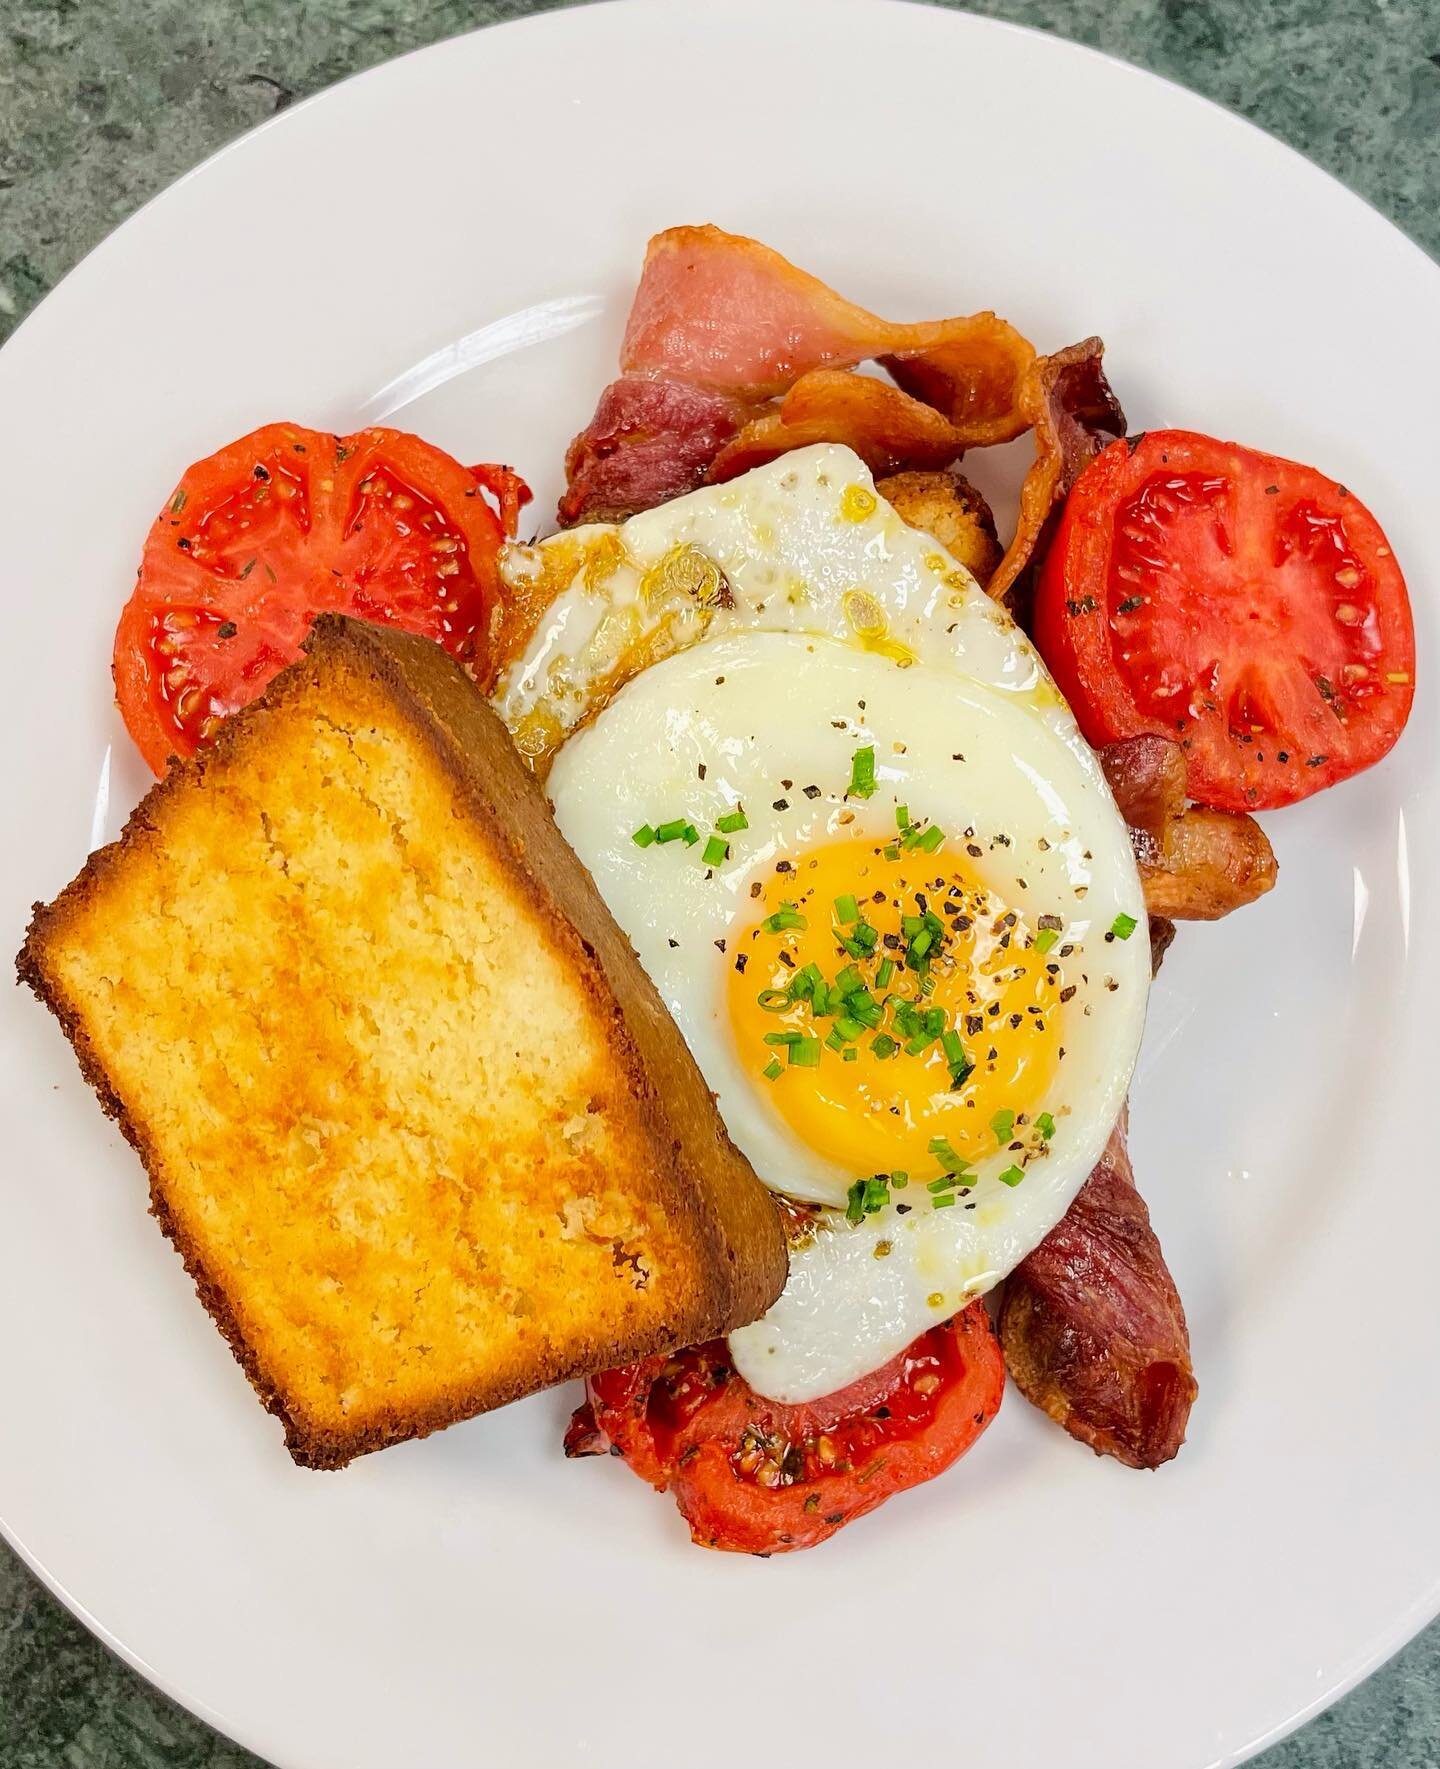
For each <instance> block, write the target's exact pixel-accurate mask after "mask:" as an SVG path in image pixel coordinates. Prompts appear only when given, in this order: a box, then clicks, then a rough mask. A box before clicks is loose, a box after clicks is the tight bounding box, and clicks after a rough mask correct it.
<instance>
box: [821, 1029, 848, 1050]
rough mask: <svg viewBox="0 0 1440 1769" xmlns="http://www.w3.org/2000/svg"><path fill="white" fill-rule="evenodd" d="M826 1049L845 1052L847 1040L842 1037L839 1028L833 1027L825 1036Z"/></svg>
mask: <svg viewBox="0 0 1440 1769" xmlns="http://www.w3.org/2000/svg"><path fill="white" fill-rule="evenodd" d="M825 1048H826V1050H844V1048H845V1040H844V1039H843V1038H842V1037H841V1036H840V1033H839V1030H838V1028H837V1027H835V1026H832V1027H831V1028H830V1030H829V1031H828V1032H827V1033H826V1034H825Z"/></svg>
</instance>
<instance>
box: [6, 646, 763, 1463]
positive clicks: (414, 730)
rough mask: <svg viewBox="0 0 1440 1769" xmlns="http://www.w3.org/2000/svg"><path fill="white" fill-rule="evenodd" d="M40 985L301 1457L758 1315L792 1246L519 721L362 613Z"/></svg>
mask: <svg viewBox="0 0 1440 1769" xmlns="http://www.w3.org/2000/svg"><path fill="white" fill-rule="evenodd" d="M19 971H20V975H21V977H22V978H23V979H24V980H25V981H26V982H28V983H29V984H30V985H31V986H32V987H33V988H34V989H35V990H36V992H37V993H38V994H39V995H40V997H41V998H42V1000H44V1001H45V1002H46V1003H47V1005H48V1006H49V1007H50V1008H51V1009H52V1010H53V1011H54V1013H55V1014H56V1016H57V1017H58V1018H59V1020H60V1022H61V1024H62V1025H63V1027H64V1028H65V1031H66V1032H67V1033H68V1035H69V1037H70V1039H71V1042H72V1043H73V1045H74V1047H75V1051H76V1054H77V1056H78V1057H79V1060H80V1066H81V1068H82V1069H83V1070H84V1072H85V1074H86V1076H87V1077H88V1078H89V1080H90V1082H91V1083H92V1085H93V1086H94V1088H95V1090H96V1092H97V1093H98V1094H99V1096H100V1099H101V1102H102V1104H103V1105H104V1106H105V1107H106V1109H107V1110H108V1111H110V1112H111V1113H113V1114H114V1116H115V1117H116V1118H118V1120H119V1121H120V1124H121V1126H122V1128H123V1129H124V1132H125V1134H126V1135H127V1136H128V1137H129V1139H130V1141H131V1142H132V1143H133V1144H134V1145H135V1147H136V1149H137V1150H138V1151H139V1153H140V1157H141V1159H142V1160H143V1162H144V1163H145V1166H146V1168H147V1170H148V1172H149V1175H150V1187H151V1207H152V1209H153V1211H154V1213H155V1215H156V1216H157V1217H158V1218H159V1220H160V1223H161V1225H162V1226H163V1227H164V1229H165V1231H166V1233H167V1234H168V1235H169V1236H170V1237H171V1239H172V1240H173V1241H174V1242H175V1245H176V1246H177V1248H178V1249H179V1250H180V1253H181V1255H182V1257H183V1258H184V1260H185V1264H186V1266H187V1268H188V1269H189V1271H190V1274H191V1276H192V1277H193V1278H194V1280H195V1283H196V1287H197V1289H198V1290H199V1293H200V1296H201V1299H202V1300H203V1301H204V1303H205V1305H206V1307H207V1308H208V1309H209V1310H210V1312H211V1314H212V1315H213V1316H214V1318H215V1320H216V1322H217V1324H218V1325H219V1327H220V1329H221V1331H222V1332H223V1333H224V1334H225V1335H226V1337H227V1338H228V1340H229V1341H230V1344H231V1347H232V1348H233V1350H234V1352H235V1355H236V1357H237V1358H238V1359H239V1360H240V1362H241V1364H242V1365H243V1366H244V1368H245V1371H246V1373H247V1374H248V1375H249V1377H250V1380H251V1381H252V1383H253V1384H254V1385H255V1388H256V1389H257V1391H258V1392H259V1394H260V1396H261V1398H262V1400H263V1401H264V1402H265V1404H266V1406H267V1407H269V1409H270V1410H271V1411H272V1412H274V1413H276V1414H278V1415H279V1417H280V1418H281V1419H282V1420H283V1422H284V1425H285V1434H286V1441H287V1443H288V1445H289V1448H290V1453H291V1455H292V1456H293V1457H294V1458H295V1460H296V1461H297V1462H301V1463H304V1464H307V1465H309V1466H311V1467H324V1468H334V1467H339V1466H340V1465H342V1464H343V1463H345V1462H347V1461H349V1460H350V1458H351V1457H352V1456H356V1455H358V1454H360V1453H361V1452H362V1451H366V1450H373V1449H378V1448H380V1447H382V1446H383V1445H385V1444H388V1443H394V1442H396V1441H397V1440H399V1439H401V1438H407V1437H416V1436H420V1435H423V1434H424V1433H426V1432H429V1431H433V1430H435V1429H437V1428H438V1427H440V1426H443V1425H448V1424H450V1423H451V1422H453V1421H454V1420H457V1419H464V1418H467V1417H468V1416H470V1415H471V1414H473V1413H478V1412H481V1411H483V1410H484V1409H486V1408H488V1407H494V1406H499V1405H500V1404H501V1403H503V1402H505V1401H509V1400H514V1399H515V1398H516V1397H517V1396H519V1395H523V1394H528V1393H530V1392H531V1391H532V1390H534V1389H538V1388H542V1387H544V1386H546V1385H547V1384H549V1383H553V1382H558V1381H561V1380H563V1379H564V1378H566V1377H570V1376H574V1375H577V1374H581V1373H583V1372H587V1371H592V1370H598V1369H601V1368H605V1367H608V1366H610V1365H613V1364H620V1363H625V1362H628V1361H630V1360H632V1359H635V1358H638V1357H642V1356H645V1355H648V1354H650V1353H652V1352H657V1351H663V1350H668V1349H671V1348H673V1347H675V1346H679V1345H683V1344H689V1343H692V1342H694V1341H696V1340H702V1339H705V1338H708V1337H711V1336H713V1335H715V1334H718V1333H723V1332H725V1331H727V1330H728V1329H729V1328H731V1327H735V1326H738V1325H740V1324H741V1323H743V1322H746V1321H749V1320H752V1319H753V1318H754V1317H755V1316H757V1315H758V1314H760V1313H761V1312H763V1310H764V1309H765V1308H766V1307H767V1306H768V1305H769V1303H770V1302H771V1301H772V1300H773V1299H774V1297H775V1295H776V1294H777V1293H778V1291H779V1289H780V1287H781V1285H782V1284H783V1282H784V1277H785V1247H784V1238H783V1235H782V1233H781V1230H780V1227H779V1223H778V1220H777V1216H776V1212H775V1210H774V1208H773V1206H772V1204H771V1201H770V1198H769V1196H768V1195H767V1193H766V1192H765V1191H764V1189H763V1188H762V1186H761V1185H760V1182H759V1181H758V1180H757V1179H756V1177H755V1175H754V1173H753V1172H752V1171H751V1169H750V1167H749V1165H748V1163H747V1162H746V1161H745V1160H744V1158H743V1157H742V1156H741V1155H740V1154H739V1153H738V1152H737V1150H736V1149H735V1148H734V1147H733V1146H732V1145H731V1143H730V1141H729V1139H728V1137H727V1136H726V1134H725V1130H724V1127H723V1125H722V1124H721V1122H720V1119H719V1117H718V1115H717V1114H716V1111H715V1106H714V1101H713V1100H712V1098H711V1096H710V1094H709V1092H708V1090H707V1089H706V1087H705V1084H704V1082H703V1080H702V1079H701V1076H700V1073H699V1071H698V1070H697V1068H696V1067H695V1064H694V1061H693V1060H692V1058H691V1056H690V1053H689V1051H688V1050H687V1049H686V1046H685V1044H684V1042H683V1041H682V1039H681V1037H680V1034H679V1032H678V1031H677V1030H676V1028H675V1025H674V1022H673V1021H672V1020H671V1019H670V1017H669V1015H668V1014H667V1013H666V1012H665V1010H664V1008H663V1006H662V1005H661V1002H660V999H659V997H658V996H657V995H656V993H655V990H654V988H653V987H652V985H651V983H650V981H649V979H648V978H647V977H646V975H645V973H644V972H643V971H642V970H641V968H640V965H639V962H638V960H637V959H636V957H635V955H634V953H633V952H632V951H631V949H630V947H629V945H628V944H627V942H626V940H625V938H624V936H623V935H622V934H621V932H620V930H619V928H618V927H617V926H616V925H615V923H614V921H613V920H612V919H611V916H610V914H609V912H608V910H607V909H606V908H605V905H604V904H603V902H602V901H601V899H600V896H599V894H598V892H597V891H596V889H595V886H594V884H593V883H592V881H591V879H590V876H589V874H588V873H587V872H586V871H585V869H584V868H583V867H582V866H581V864H580V862H579V861H578V860H577V859H576V857H575V855H574V854H573V853H572V852H571V851H570V849H569V848H568V847H567V846H566V845H565V842H564V841H563V839H562V838H561V836H560V834H559V832H558V831H557V829H556V828H555V825H554V823H553V822H552V820H551V818H550V815H549V812H548V810H547V808H546V805H545V802H544V799H543V797H542V795H541V792H540V790H539V788H538V787H537V786H536V785H535V783H534V781H533V780H532V779H531V777H530V775H529V774H528V772H527V771H526V769H525V767H524V766H523V764H522V763H521V761H520V759H519V757H518V755H517V754H516V752H515V750H514V748H513V746H512V744H511V742H510V738H509V734H508V733H507V732H506V730H505V727H504V726H503V725H502V724H501V723H500V721H499V720H498V719H497V718H496V717H495V715H494V714H493V713H492V712H491V711H490V709H489V707H488V706H487V705H486V704H485V702H484V700H483V699H482V697H481V696H480V694H479V693H478V692H477V690H476V689H475V688H474V687H473V686H472V684H471V683H470V681H469V680H468V678H467V677H466V676H465V675H464V674H463V673H462V672H461V671H460V669H459V668H457V666H456V665H455V664H454V663H452V662H451V660H450V659H449V658H448V657H447V656H446V655H445V653H444V652H443V651H442V650H441V649H440V648H439V647H438V646H436V645H433V644H431V643H430V642H429V641H427V640H423V639H415V638H411V637H409V636H408V635H405V634H401V633H396V632H392V631H389V630H386V629H383V628H380V627H372V626H366V625H362V624H360V623H357V622H354V621H349V620H343V619H340V618H338V617H333V616H331V617H326V618H324V619H322V620H321V621H319V622H318V623H317V625H316V628H315V632H314V634H313V636H312V639H311V641H310V644H309V648H308V655H307V656H306V657H304V658H302V659H301V661H300V662H298V663H296V664H295V665H294V666H292V667H291V668H290V669H287V670H286V671H285V672H284V673H283V674H282V675H281V676H279V677H278V678H277V679H276V681H275V682H274V684H273V685H272V686H271V688H270V690H269V692H268V693H267V694H266V695H265V696H264V698H263V699H262V700H260V701H257V702H256V703H255V704H254V705H253V706H252V707H250V708H249V709H248V710H246V711H245V712H242V713H239V714H237V715H235V716H234V717H233V718H232V719H230V720H228V721H227V722H226V724H225V726H224V727H223V729H222V731H221V733H220V736H219V740H218V742H217V743H216V744H215V746H214V748H213V749H211V750H210V751H209V752H208V753H206V754H203V755H202V756H200V757H198V758H197V759H196V760H195V761H194V762H189V763H183V764H176V765H174V766H172V768H171V771H170V774H169V775H168V777H167V778H166V779H165V780H164V781H163V782H162V783H161V784H160V785H158V786H157V787H155V788H154V789H153V791H151V793H150V794H149V796H148V797H147V798H146V799H145V801H144V802H143V803H142V804H141V805H140V807H139V809H138V810H137V811H136V812H135V814H134V816H133V817H132V818H131V819H130V822H129V824H128V825H127V826H126V829H125V832H124V834H123V836H122V837H121V839H120V840H119V841H118V842H116V843H115V844H114V845H113V846H111V847H108V848H104V849H102V850H100V852H98V853H96V854H94V855H92V856H91V858H90V860H89V862H88V863H87V865H86V866H85V868H84V870H83V871H82V872H81V874H80V876H79V877H78V878H77V879H76V880H75V882H74V883H73V884H71V885H70V886H68V887H67V888H66V890H64V891H63V892H62V893H61V895H60V896H59V897H58V898H57V899H56V901H55V902H54V903H52V904H51V905H49V906H48V907H42V908H37V910H36V913H35V918H34V921H33V923H32V924H31V928H30V933H29V937H28V939H27V940H26V943H25V947H24V950H23V951H22V952H21V954H20V958H19Z"/></svg>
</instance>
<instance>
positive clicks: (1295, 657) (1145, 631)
mask: <svg viewBox="0 0 1440 1769" xmlns="http://www.w3.org/2000/svg"><path fill="white" fill-rule="evenodd" d="M1035 637H1036V642H1037V643H1038V644H1039V646H1040V649H1041V652H1042V654H1043V655H1044V657H1045V660H1046V662H1047V663H1048V664H1049V666H1050V668H1051V671H1052V672H1053V674H1054V675H1055V678H1056V680H1057V682H1058V683H1059V685H1060V687H1061V688H1062V690H1064V692H1065V694H1066V695H1067V697H1068V698H1069V700H1070V702H1071V705H1072V707H1073V708H1074V710H1075V714H1076V717H1077V718H1078V719H1079V721H1080V725H1081V728H1082V729H1083V730H1084V732H1085V735H1086V737H1087V738H1089V740H1090V741H1091V742H1092V743H1095V744H1097V745H1098V744H1102V743H1109V742H1115V741H1117V740H1119V739H1121V738H1125V737H1134V736H1138V735H1140V734H1141V733H1143V732H1158V733H1162V734H1164V735H1167V736H1176V737H1178V738H1179V740H1180V742H1181V744H1182V745H1183V746H1184V748H1185V749H1186V751H1187V752H1188V755H1189V765H1190V790H1191V792H1192V794H1193V796H1194V797H1195V798H1196V799H1197V800H1198V801H1199V802H1201V803H1203V804H1208V805H1213V806H1215V807H1217V808H1218V809H1221V810H1253V809H1257V808H1262V807H1266V806H1273V805H1282V804H1291V803H1293V802H1295V801H1296V800H1297V799H1300V798H1304V797H1306V796H1308V794H1310V793H1312V792H1315V791H1317V790H1319V788H1320V787H1322V786H1327V785H1329V784H1331V783H1332V782H1334V781H1336V780H1341V779H1344V778H1346V777H1348V776H1349V775H1351V774H1354V773H1356V772H1358V771H1359V770H1360V769H1362V768H1365V767H1369V766H1370V765H1371V764H1372V763H1373V762H1376V761H1378V760H1379V759H1380V757H1381V756H1383V755H1384V754H1385V753H1386V751H1387V750H1388V749H1389V748H1390V747H1391V745H1392V744H1393V743H1394V742H1395V740H1396V738H1397V737H1398V736H1399V734H1400V731H1401V729H1402V728H1403V726H1404V723H1405V720H1406V718H1407V717H1408V715H1409V710H1410V703H1411V700H1412V698H1413V694H1414V666H1415V640H1414V629H1413V624H1412V620H1411V613H1410V604H1409V598H1408V596H1407V594H1406V590H1405V583H1404V579H1403V577H1402V575H1401V573H1400V569H1399V566H1398V565H1397V564H1396V561H1395V558H1394V554H1393V552H1392V551H1391V548H1390V546H1389V543H1388V542H1387V541H1386V539H1385V536H1384V533H1383V531H1382V530H1381V529H1380V526H1379V524H1378V523H1377V522H1376V521H1375V518H1374V517H1373V516H1372V515H1371V514H1370V512H1369V511H1368V510H1367V509H1366V508H1365V507H1364V505H1363V504H1361V503H1360V501H1359V499H1358V498H1356V497H1354V496H1353V494H1351V493H1350V492H1348V491H1346V490H1345V488H1344V487H1343V486H1340V485H1337V484H1335V483H1334V481H1332V480H1328V479H1326V478H1325V477H1324V476H1323V475H1322V474H1320V473H1317V472H1316V471H1315V470H1314V469H1313V468H1309V467H1303V466H1300V465H1298V464H1296V463H1295V462H1291V461H1284V460H1281V459H1279V458H1278V457H1276V456H1273V455H1263V454H1258V453H1256V452H1255V451H1253V450H1250V449H1244V448H1240V447H1238V446H1237V445H1235V444H1233V443H1224V442H1217V441H1215V440H1213V439H1212V438H1209V437H1204V436H1197V435H1193V434H1191V433H1189V432H1186V431H1174V430H1166V431H1151V432H1149V433H1148V434H1147V435H1144V436H1141V437H1137V438H1131V439H1128V440H1126V441H1122V442H1117V443H1113V444H1112V445H1111V446H1110V447H1109V448H1107V449H1106V450H1105V451H1104V452H1103V453H1102V454H1101V455H1100V456H1099V457H1098V458H1097V459H1096V460H1095V461H1094V462H1093V463H1092V464H1091V465H1090V466H1089V467H1088V468H1087V469H1086V470H1085V472H1084V473H1083V474H1082V475H1081V477H1080V479H1079V480H1078V481H1077V482H1076V484H1075V486H1074V488H1073V490H1072V491H1071V493H1070V498H1069V501H1068V503H1067V505H1066V509H1065V513H1064V516H1063V518H1062V520H1061V524H1060V527H1059V529H1058V531H1057V534H1056V537H1055V542H1054V544H1053V546H1052V547H1051V549H1050V552H1049V554H1048V555H1047V558H1046V561H1045V565H1044V568H1043V570H1042V572H1041V575H1040V582H1039V587H1038V590H1037V597H1036V613H1035Z"/></svg>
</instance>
